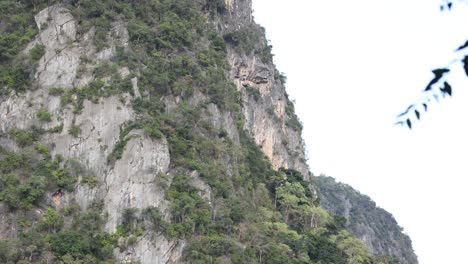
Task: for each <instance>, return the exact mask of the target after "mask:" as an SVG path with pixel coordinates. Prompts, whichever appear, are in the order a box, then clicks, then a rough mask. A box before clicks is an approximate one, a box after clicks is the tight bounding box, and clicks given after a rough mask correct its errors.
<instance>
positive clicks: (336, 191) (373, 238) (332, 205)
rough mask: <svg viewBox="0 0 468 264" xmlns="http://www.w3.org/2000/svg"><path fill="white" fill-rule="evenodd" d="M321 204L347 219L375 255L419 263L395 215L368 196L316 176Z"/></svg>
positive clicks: (330, 179) (350, 226)
mask: <svg viewBox="0 0 468 264" xmlns="http://www.w3.org/2000/svg"><path fill="white" fill-rule="evenodd" d="M316 182H317V185H318V187H319V189H320V192H319V197H320V200H321V204H322V206H323V207H324V208H325V209H327V210H328V211H329V212H330V213H332V214H334V215H339V216H342V217H344V218H346V220H347V224H346V226H347V229H348V230H350V231H351V232H352V233H353V234H355V235H356V236H357V237H358V238H359V239H360V240H362V241H363V242H364V243H365V244H366V245H367V246H368V247H369V249H370V250H371V251H372V253H373V254H376V255H389V256H395V257H397V258H398V263H408V264H412V263H418V260H417V256H416V255H415V254H414V252H413V248H412V246H411V240H410V238H409V237H408V235H406V234H404V233H403V229H402V228H401V227H400V226H399V225H398V223H397V222H396V220H395V218H394V217H393V216H392V215H391V214H390V213H388V212H387V211H385V210H383V209H382V208H379V207H377V206H376V204H375V202H373V201H372V200H371V199H370V198H369V197H367V196H365V195H363V194H361V193H359V192H358V191H356V190H354V189H353V188H352V187H351V186H349V185H346V184H343V183H338V182H336V181H335V180H334V179H333V178H331V177H317V178H316Z"/></svg>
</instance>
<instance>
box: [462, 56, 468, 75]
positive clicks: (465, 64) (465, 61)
mask: <svg viewBox="0 0 468 264" xmlns="http://www.w3.org/2000/svg"><path fill="white" fill-rule="evenodd" d="M463 69H465V74H466V76H468V56H465V58H463Z"/></svg>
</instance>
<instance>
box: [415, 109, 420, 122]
mask: <svg viewBox="0 0 468 264" xmlns="http://www.w3.org/2000/svg"><path fill="white" fill-rule="evenodd" d="M414 114H415V115H416V118H417V119H418V120H420V119H421V114H420V113H419V111H418V110H414Z"/></svg>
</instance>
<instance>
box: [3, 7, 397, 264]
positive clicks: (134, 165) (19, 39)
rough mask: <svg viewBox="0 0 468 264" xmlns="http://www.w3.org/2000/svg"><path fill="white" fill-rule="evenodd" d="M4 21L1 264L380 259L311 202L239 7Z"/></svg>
mask: <svg viewBox="0 0 468 264" xmlns="http://www.w3.org/2000/svg"><path fill="white" fill-rule="evenodd" d="M0 14H1V17H2V21H1V22H0V32H1V37H0V52H1V53H0V62H1V64H0V218H1V222H0V262H1V263H143V264H145V263H148V264H154V263H278V264H279V263H389V262H388V261H389V260H388V259H386V258H380V260H377V259H376V258H375V257H373V256H372V255H371V254H370V252H369V251H368V249H367V248H366V247H365V246H364V244H363V243H362V242H360V241H359V240H358V239H356V238H355V237H353V236H352V235H351V234H350V233H349V232H347V231H346V230H345V229H344V223H343V222H342V221H341V219H340V218H336V217H333V216H331V215H330V214H328V213H327V212H326V211H325V210H324V209H322V208H321V207H320V206H319V205H318V200H317V197H316V189H315V187H314V186H313V184H312V182H311V181H312V176H311V174H310V173H309V171H308V168H307V165H306V162H305V155H304V146H303V141H302V138H301V129H302V127H301V123H300V122H299V121H298V119H297V117H296V115H295V113H294V106H293V104H292V103H291V102H290V101H289V99H288V96H287V94H286V92H285V88H284V76H282V75H281V74H280V73H278V71H277V70H276V69H275V66H274V64H273V62H272V55H271V53H270V49H271V47H269V46H268V45H267V41H266V39H265V36H264V31H263V29H262V28H261V27H260V26H258V25H256V24H255V23H254V21H253V17H252V9H251V1H250V0H227V1H222V0H195V1H194V0H177V1H175V0H138V1H120V0H106V1H91V0H72V1H51V0H49V1H45V0H42V1H41V0H38V1H11V0H7V1H2V2H1V4H0Z"/></svg>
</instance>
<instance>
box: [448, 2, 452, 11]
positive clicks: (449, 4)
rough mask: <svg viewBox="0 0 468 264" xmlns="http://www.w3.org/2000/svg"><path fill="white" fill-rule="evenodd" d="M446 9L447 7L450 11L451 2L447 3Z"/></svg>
mask: <svg viewBox="0 0 468 264" xmlns="http://www.w3.org/2000/svg"><path fill="white" fill-rule="evenodd" d="M447 7H448V9H449V10H450V9H452V2H449V3H448V4H447Z"/></svg>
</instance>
